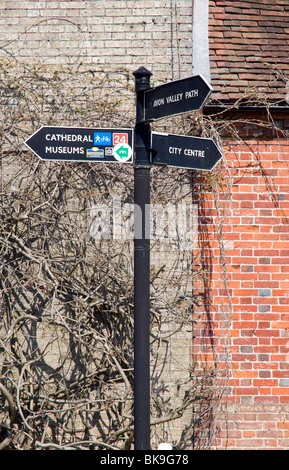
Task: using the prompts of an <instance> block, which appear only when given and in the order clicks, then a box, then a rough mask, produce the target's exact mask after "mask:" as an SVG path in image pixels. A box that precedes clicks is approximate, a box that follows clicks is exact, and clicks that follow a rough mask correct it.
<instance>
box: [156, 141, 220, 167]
mask: <svg viewBox="0 0 289 470" xmlns="http://www.w3.org/2000/svg"><path fill="white" fill-rule="evenodd" d="M151 147H152V149H153V150H152V163H154V164H157V165H166V166H172V167H179V168H188V169H191V170H212V169H213V168H214V166H215V165H216V164H217V163H218V161H219V160H220V159H221V158H222V154H221V152H220V150H219V149H218V147H217V145H216V144H215V142H214V141H213V140H212V139H206V138H203V137H190V136H181V135H174V134H161V133H157V132H152V134H151Z"/></svg>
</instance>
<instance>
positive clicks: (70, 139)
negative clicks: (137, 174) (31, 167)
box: [25, 126, 133, 163]
mask: <svg viewBox="0 0 289 470" xmlns="http://www.w3.org/2000/svg"><path fill="white" fill-rule="evenodd" d="M25 144H26V145H27V146H28V147H29V148H30V149H31V150H32V151H33V152H34V153H35V154H36V155H37V156H38V157H39V158H41V159H42V160H57V161H74V162H114V163H115V162H121V163H132V161H133V130H132V129H94V128H76V127H50V126H44V127H41V128H40V129H39V130H38V131H36V132H35V134H33V135H32V136H31V137H29V139H27V140H26V142H25Z"/></svg>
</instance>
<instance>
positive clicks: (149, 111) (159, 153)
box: [25, 67, 222, 450]
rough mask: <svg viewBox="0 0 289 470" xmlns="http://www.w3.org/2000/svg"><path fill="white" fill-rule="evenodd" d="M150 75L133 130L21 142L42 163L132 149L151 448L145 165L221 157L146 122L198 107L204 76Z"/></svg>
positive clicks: (143, 442) (201, 141) (70, 132)
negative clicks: (156, 81)
mask: <svg viewBox="0 0 289 470" xmlns="http://www.w3.org/2000/svg"><path fill="white" fill-rule="evenodd" d="M151 75H152V74H151V72H149V71H148V70H147V69H146V68H144V67H141V68H139V69H138V70H137V71H136V72H134V77H135V91H136V98H137V99H136V125H135V129H134V132H133V130H132V129H94V128H74V127H50V126H44V127H42V128H40V129H39V130H38V131H37V132H35V134H33V135H32V136H31V137H29V139H27V141H26V142H25V144H26V145H27V146H28V147H29V148H30V149H31V150H32V151H33V152H34V153H35V154H36V155H37V156H38V157H39V158H41V159H42V160H47V161H67V162H68V161H73V162H75V161H76V162H105V163H116V162H119V163H132V162H133V149H134V150H135V161H134V203H135V205H137V206H138V207H139V208H140V209H141V210H140V211H139V210H137V211H135V233H136V232H137V233H138V236H137V237H136V236H135V239H134V448H135V450H149V449H150V240H149V233H150V229H149V214H148V210H147V209H148V207H149V204H150V168H151V166H152V164H156V165H167V166H172V167H180V168H189V169H196V170H208V171H210V170H212V169H213V168H214V166H215V165H216V164H217V163H218V161H219V160H220V159H221V158H222V155H221V153H220V150H219V149H218V147H217V146H216V144H215V143H214V142H213V140H212V139H205V138H200V137H190V136H178V135H173V134H161V133H157V132H151V130H150V125H149V122H151V121H154V120H157V119H161V118H163V117H167V116H171V115H175V114H180V113H186V112H190V111H197V110H200V109H202V107H203V106H204V104H205V102H206V101H207V100H208V98H209V96H210V94H211V92H212V88H211V86H210V85H209V84H208V83H207V82H206V80H205V79H204V78H202V77H201V76H199V75H197V76H194V77H189V78H187V79H183V80H177V81H174V82H170V83H167V84H164V85H160V86H158V87H155V88H151V87H150V77H151ZM134 140H135V144H134ZM140 233H141V234H142V236H141V237H140V236H139V234H140Z"/></svg>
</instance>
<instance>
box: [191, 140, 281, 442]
mask: <svg viewBox="0 0 289 470" xmlns="http://www.w3.org/2000/svg"><path fill="white" fill-rule="evenodd" d="M225 162H226V164H225V165H224V167H223V168H222V169H221V170H220V171H219V172H217V175H218V177H219V179H220V182H219V185H218V186H216V184H215V183H212V185H210V184H208V183H206V185H205V186H204V183H202V184H201V182H200V181H199V180H198V177H196V180H195V201H197V202H198V205H199V221H200V223H199V248H198V250H195V251H194V268H195V272H196V271H197V269H199V268H201V269H202V270H206V278H205V279H199V280H196V281H195V284H194V288H195V294H198V295H199V305H198V306H196V307H195V313H194V314H195V320H196V323H195V339H194V353H195V354H196V357H197V358H198V360H199V361H200V362H202V363H203V364H205V365H207V366H212V367H216V369H217V370H218V371H219V377H220V381H222V386H223V387H224V389H226V392H227V395H226V396H224V398H223V401H222V407H221V409H220V410H219V411H220V413H219V415H218V416H216V423H215V424H216V425H215V431H216V439H215V441H214V444H213V445H212V448H217V449H223V448H227V449H269V448H270V449H271V448H273V449H277V448H282V449H286V448H288V447H289V419H288V417H289V263H288V259H289V257H288V255H289V224H288V221H289V179H288V174H289V141H288V140H282V139H281V140H280V141H278V140H267V141H261V140H260V141H246V142H242V143H240V142H239V143H238V142H228V141H227V143H226V146H225ZM222 176H223V179H222ZM202 188H203V189H202ZM216 188H218V190H216ZM218 200H219V201H218ZM218 214H219V215H218ZM218 220H219V223H218ZM220 223H221V224H220ZM218 227H219V232H218ZM220 228H221V229H222V230H221V231H220ZM226 279H227V284H226ZM220 371H221V372H220ZM222 376H223V377H222ZM226 377H227V378H226ZM226 386H227V387H226Z"/></svg>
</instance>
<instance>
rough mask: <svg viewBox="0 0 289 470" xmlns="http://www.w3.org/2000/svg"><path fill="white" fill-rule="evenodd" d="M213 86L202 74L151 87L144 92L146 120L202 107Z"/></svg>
mask: <svg viewBox="0 0 289 470" xmlns="http://www.w3.org/2000/svg"><path fill="white" fill-rule="evenodd" d="M211 92H212V87H211V86H210V85H209V84H208V83H207V82H206V80H205V79H204V78H203V77H202V76H201V75H195V76H193V77H188V78H185V79H182V80H175V81H173V82H169V83H166V84H164V85H160V86H158V87H156V88H150V89H149V90H147V91H145V92H144V118H143V121H144V122H149V121H155V120H156V119H161V118H163V117H167V116H172V115H175V114H182V113H187V112H190V111H198V110H200V109H202V107H203V106H204V104H205V103H206V101H207V100H208V98H209V96H210V94H211Z"/></svg>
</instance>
